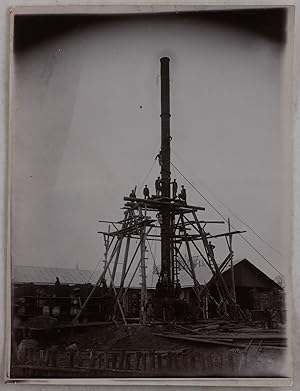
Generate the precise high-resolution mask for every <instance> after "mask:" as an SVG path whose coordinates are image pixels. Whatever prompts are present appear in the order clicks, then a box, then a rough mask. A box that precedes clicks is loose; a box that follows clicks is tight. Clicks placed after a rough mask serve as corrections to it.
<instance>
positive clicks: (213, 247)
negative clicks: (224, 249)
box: [208, 242, 216, 257]
mask: <svg viewBox="0 0 300 391" xmlns="http://www.w3.org/2000/svg"><path fill="white" fill-rule="evenodd" d="M208 245H209V249H210V255H211V256H212V257H213V256H214V255H215V254H214V249H215V247H216V246H214V245H213V244H212V242H209V243H208Z"/></svg>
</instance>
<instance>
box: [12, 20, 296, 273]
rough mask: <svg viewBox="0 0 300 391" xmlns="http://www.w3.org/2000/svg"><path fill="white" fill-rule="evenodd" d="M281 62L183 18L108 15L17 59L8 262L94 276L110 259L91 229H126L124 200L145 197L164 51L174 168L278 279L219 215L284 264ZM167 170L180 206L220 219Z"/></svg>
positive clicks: (271, 44) (250, 39) (267, 51)
mask: <svg viewBox="0 0 300 391" xmlns="http://www.w3.org/2000/svg"><path fill="white" fill-rule="evenodd" d="M282 54H283V50H282V44H281V43H280V42H277V41H276V40H271V39H268V38H267V37H264V36H261V35H258V34H255V33H253V32H251V31H242V30H240V29H237V28H234V27H230V26H224V25H217V24H215V23H211V22H210V21H207V22H206V21H205V20H201V22H199V21H196V20H194V19H192V18H189V17H188V16H185V17H182V18H172V17H168V16H166V17H165V18H160V19H157V20H155V19H153V18H140V19H131V20H115V19H112V20H111V21H110V22H109V23H108V22H106V23H101V22H99V23H94V24H92V25H91V26H90V27H89V28H88V27H85V28H84V29H82V30H78V31H76V30H75V31H73V32H69V33H66V34H63V35H60V36H56V37H54V38H53V39H50V40H47V41H46V42H43V43H39V44H37V45H35V46H33V47H32V48H30V49H28V50H26V51H23V52H21V53H19V54H18V55H17V56H16V59H15V60H16V61H15V75H16V83H15V92H16V99H15V103H16V104H15V107H14V109H15V120H14V124H13V125H14V130H13V136H12V149H13V159H12V175H13V176H12V178H13V194H12V200H13V203H12V249H13V251H12V255H13V262H14V263H15V264H22V265H37V266H55V267H75V265H76V264H78V265H79V267H80V268H82V269H93V268H94V267H95V266H96V264H97V262H98V260H99V258H100V257H101V256H102V254H103V251H104V248H103V240H102V238H101V237H100V236H99V235H98V234H97V231H98V230H99V229H101V228H104V227H103V226H101V225H100V224H99V223H98V220H99V219H109V220H120V219H122V216H123V211H122V210H121V209H120V208H121V207H122V204H123V202H122V199H123V196H124V195H128V194H129V193H130V190H131V189H132V188H133V187H134V186H135V185H137V187H138V189H139V188H140V186H141V185H142V184H143V180H144V178H145V176H146V175H147V173H148V172H149V170H150V168H151V167H152V165H153V162H154V158H155V156H156V154H157V153H158V152H159V145H160V77H159V71H160V63H159V59H160V57H161V56H165V55H167V56H169V57H170V59H171V62H170V68H171V69H170V72H171V114H172V117H171V135H172V138H173V139H172V162H173V163H174V164H175V166H176V167H178V168H179V170H181V171H182V172H183V173H184V174H185V175H186V176H187V178H188V179H189V180H190V181H191V182H192V183H193V184H194V185H195V186H196V187H197V188H198V189H199V191H200V192H201V193H203V194H204V195H205V197H207V198H208V199H209V200H210V201H211V203H212V204H213V205H214V206H215V207H216V208H217V209H218V210H219V211H220V212H221V213H222V214H223V215H224V216H226V217H230V218H231V219H232V224H233V225H234V227H235V228H237V229H242V230H243V229H246V230H248V232H247V233H246V234H245V238H247V240H249V241H250V242H251V243H252V244H253V245H254V246H255V247H256V248H257V249H258V250H259V251H260V252H261V253H263V254H264V256H265V257H266V258H267V259H268V260H269V261H270V262H271V263H273V264H274V266H275V267H276V268H278V269H279V270H280V271H282V272H284V271H285V265H286V264H287V262H286V261H287V260H286V258H285V256H284V255H283V257H280V256H279V255H278V253H277V252H275V251H274V250H272V249H270V248H269V247H268V246H267V245H266V244H265V243H263V242H262V241H261V240H259V239H258V238H257V237H256V236H255V235H254V234H253V233H252V232H251V231H250V230H249V229H248V228H247V227H245V226H244V225H243V224H242V223H241V222H240V221H238V220H237V219H236V218H234V217H233V215H232V213H231V212H230V211H229V210H228V209H227V208H226V207H225V205H226V206H227V207H228V208H230V210H231V211H233V212H234V213H235V214H236V215H237V216H239V218H241V219H242V220H243V221H245V222H246V223H247V224H249V225H250V226H251V227H252V228H254V229H255V231H256V232H257V233H258V234H259V235H260V236H261V237H262V238H263V239H264V240H265V241H267V242H268V243H269V244H270V245H271V246H273V247H274V248H275V249H276V250H278V251H279V252H281V253H282V254H284V252H285V246H286V243H287V239H288V232H287V230H286V226H287V218H286V210H287V208H286V199H287V197H288V190H289V189H288V187H287V179H286V176H287V175H286V174H287V171H286V170H287V156H286V155H285V154H284V148H285V147H284V136H283V132H282V126H281V125H282V122H281V121H282V113H281V88H282V85H281V73H282ZM174 173H175V174H176V177H177V180H178V182H179V184H181V183H182V184H185V185H186V188H187V192H188V202H189V203H191V204H194V205H201V206H204V207H206V211H205V212H202V213H201V212H200V213H201V215H200V217H201V219H202V218H203V219H220V216H218V215H217V214H216V212H215V211H214V210H212V208H211V207H210V206H209V205H207V204H206V202H205V201H204V200H203V199H202V198H201V196H200V195H199V194H198V193H197V192H195V191H194V190H193V189H192V188H191V187H190V186H189V184H188V183H186V182H185V181H184V180H183V178H182V177H181V176H180V175H179V174H178V173H177V172H174V170H173V177H174ZM158 175H159V166H158V163H156V164H155V165H154V167H153V169H152V171H151V173H150V175H149V177H148V178H147V181H146V183H147V184H148V186H149V187H150V189H151V190H152V191H154V179H155V177H157V176H158ZM221 202H222V203H221ZM224 230H225V226H224V227H222V226H218V227H217V228H215V229H212V230H211V231H210V232H214V233H216V232H217V231H219V232H223V231H224ZM215 244H216V245H218V242H216V243H215ZM234 244H235V258H236V259H240V258H244V257H246V258H248V259H249V260H250V261H252V262H254V263H255V264H256V265H257V266H258V267H259V268H261V269H262V270H264V271H266V272H267V273H268V274H270V275H271V276H272V277H275V276H276V275H277V274H278V273H277V272H275V271H272V269H270V267H268V265H267V264H266V262H265V261H264V260H262V259H261V258H260V257H259V256H258V254H256V253H255V252H254V251H253V250H252V249H251V248H250V247H249V246H248V245H247V244H246V243H244V242H243V241H242V240H241V239H240V238H236V240H234ZM220 248H221V249H222V247H220ZM220 251H221V250H219V253H218V256H220V259H222V258H224V256H222V253H220ZM225 255H226V254H225Z"/></svg>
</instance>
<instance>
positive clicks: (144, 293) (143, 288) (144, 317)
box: [140, 208, 147, 326]
mask: <svg viewBox="0 0 300 391" xmlns="http://www.w3.org/2000/svg"><path fill="white" fill-rule="evenodd" d="M140 215H142V208H140ZM141 277H142V281H141V321H142V324H143V325H144V326H145V325H146V322H147V314H146V304H147V276H146V225H144V227H143V229H142V230H141Z"/></svg>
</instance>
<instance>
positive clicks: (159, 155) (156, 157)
mask: <svg viewBox="0 0 300 391" xmlns="http://www.w3.org/2000/svg"><path fill="white" fill-rule="evenodd" d="M157 159H158V162H159V165H160V166H162V156H161V152H159V153H158V154H157V155H156V156H155V160H157Z"/></svg>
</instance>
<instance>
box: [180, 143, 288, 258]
mask: <svg viewBox="0 0 300 391" xmlns="http://www.w3.org/2000/svg"><path fill="white" fill-rule="evenodd" d="M172 151H173V152H174V154H175V155H176V156H177V157H178V158H179V159H180V160H182V159H181V158H180V156H179V155H178V153H177V152H175V151H174V150H173V149H172ZM208 190H209V189H208ZM209 191H210V192H211V190H209ZM211 193H212V192H211ZM212 195H213V196H214V198H215V199H216V200H217V201H218V202H219V203H220V204H222V205H223V206H224V207H225V208H226V209H227V210H228V211H229V212H230V213H231V214H232V216H234V217H235V218H236V219H237V220H239V221H240V222H241V223H242V224H244V225H245V226H246V227H247V228H249V229H250V231H251V232H252V233H253V234H254V235H255V236H256V237H258V238H259V239H260V240H261V241H262V242H264V243H265V244H266V245H267V246H268V247H270V248H271V249H272V250H273V251H275V252H276V253H277V254H279V255H282V254H281V253H280V251H278V250H277V249H276V248H274V247H273V246H271V244H270V243H268V242H267V241H266V240H265V239H264V238H262V237H261V236H260V235H259V234H258V233H257V232H256V231H255V230H254V229H253V228H252V227H251V226H250V225H249V224H247V223H246V222H245V221H244V220H242V219H241V218H240V217H239V216H238V215H237V214H236V213H235V212H234V211H233V210H232V209H231V208H229V206H227V205H226V204H225V203H224V202H223V201H221V200H219V199H218V198H217V197H216V196H215V195H214V194H212Z"/></svg>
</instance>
